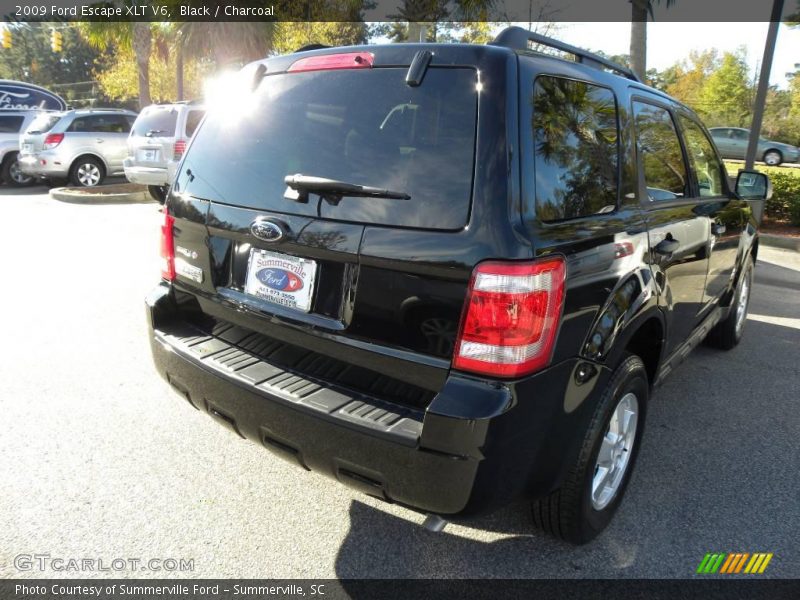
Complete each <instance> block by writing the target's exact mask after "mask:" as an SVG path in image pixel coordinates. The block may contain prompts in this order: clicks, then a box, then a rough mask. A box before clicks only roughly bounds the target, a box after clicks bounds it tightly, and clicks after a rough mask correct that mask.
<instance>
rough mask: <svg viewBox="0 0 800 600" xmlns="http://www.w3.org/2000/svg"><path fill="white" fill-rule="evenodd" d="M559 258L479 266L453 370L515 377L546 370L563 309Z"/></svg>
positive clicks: (463, 321) (562, 272)
mask: <svg viewBox="0 0 800 600" xmlns="http://www.w3.org/2000/svg"><path fill="white" fill-rule="evenodd" d="M565 274H566V266H565V263H564V259H563V258H562V257H560V256H556V257H552V258H546V259H544V260H537V261H535V262H527V263H512V262H495V261H491V262H485V263H482V264H480V265H478V266H477V267H476V268H475V271H474V272H473V273H472V279H471V280H470V286H469V291H468V292H467V299H466V302H465V305H464V314H463V315H462V317H461V327H460V329H459V332H458V338H457V339H456V345H455V353H454V356H453V367H454V368H455V369H460V370H462V371H470V372H472V373H480V374H482V375H490V376H495V377H518V376H521V375H526V374H528V373H532V372H534V371H538V370H539V369H542V368H544V367H546V366H547V365H548V364H549V363H550V358H551V357H552V354H553V346H554V344H555V339H556V332H557V331H558V323H559V319H560V317H561V308H562V305H563V303H564V277H565Z"/></svg>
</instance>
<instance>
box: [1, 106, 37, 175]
mask: <svg viewBox="0 0 800 600" xmlns="http://www.w3.org/2000/svg"><path fill="white" fill-rule="evenodd" d="M38 114H40V111H36V110H7V109H4V110H0V183H6V184H8V185H27V184H29V183H32V182H33V177H31V176H30V175H25V174H24V173H23V172H22V171H20V168H19V163H18V162H17V159H18V158H19V136H20V134H21V133H22V132H23V131H24V130H25V128H26V127H27V126H28V125H29V124H30V123H31V121H33V119H34V118H35V117H36V116H37V115H38Z"/></svg>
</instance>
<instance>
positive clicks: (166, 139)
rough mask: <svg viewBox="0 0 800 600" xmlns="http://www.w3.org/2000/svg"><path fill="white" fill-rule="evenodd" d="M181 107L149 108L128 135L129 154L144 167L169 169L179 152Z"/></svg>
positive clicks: (160, 106) (156, 106) (142, 113)
mask: <svg viewBox="0 0 800 600" xmlns="http://www.w3.org/2000/svg"><path fill="white" fill-rule="evenodd" d="M177 121H178V109H177V107H175V106H171V105H163V106H162V105H153V106H148V107H146V108H145V109H144V110H143V111H142V112H141V114H140V115H139V116H138V117H137V118H136V122H135V123H134V124H133V128H132V129H131V133H130V136H129V137H128V156H130V157H131V158H133V160H134V161H135V164H136V165H137V166H141V167H151V168H158V169H166V168H167V161H169V160H172V158H173V155H174V152H175V126H176V124H177Z"/></svg>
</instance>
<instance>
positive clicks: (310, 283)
mask: <svg viewBox="0 0 800 600" xmlns="http://www.w3.org/2000/svg"><path fill="white" fill-rule="evenodd" d="M318 268H319V264H318V263H317V261H315V260H311V259H309V258H302V257H299V256H292V255H290V254H283V253H282V252H274V251H272V250H264V249H262V248H251V249H250V256H249V257H248V259H247V271H246V273H245V284H244V293H245V294H247V295H248V296H251V297H253V298H256V299H258V300H262V301H264V302H270V303H272V304H276V305H278V306H282V307H284V308H288V309H291V310H296V311H298V312H303V313H308V312H311V306H312V304H313V301H314V291H315V283H316V279H317V270H318ZM298 285H299V287H298Z"/></svg>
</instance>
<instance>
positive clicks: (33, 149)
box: [19, 113, 63, 156]
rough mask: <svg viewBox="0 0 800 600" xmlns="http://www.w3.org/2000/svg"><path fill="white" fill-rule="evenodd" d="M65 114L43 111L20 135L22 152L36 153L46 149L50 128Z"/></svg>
mask: <svg viewBox="0 0 800 600" xmlns="http://www.w3.org/2000/svg"><path fill="white" fill-rule="evenodd" d="M62 116H63V114H62V113H42V114H40V115H38V116H37V117H36V118H35V119H34V120H33V121H31V124H30V125H29V126H28V128H27V129H26V130H25V133H23V134H22V135H21V136H20V140H19V141H20V146H19V147H20V154H21V155H22V156H25V155H28V154H35V153H37V152H41V151H42V150H44V149H45V148H44V143H45V140H46V139H47V136H48V135H49V133H50V130H51V129H53V126H54V125H55V124H56V123H58V121H59V120H60V119H61V117H62Z"/></svg>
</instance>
